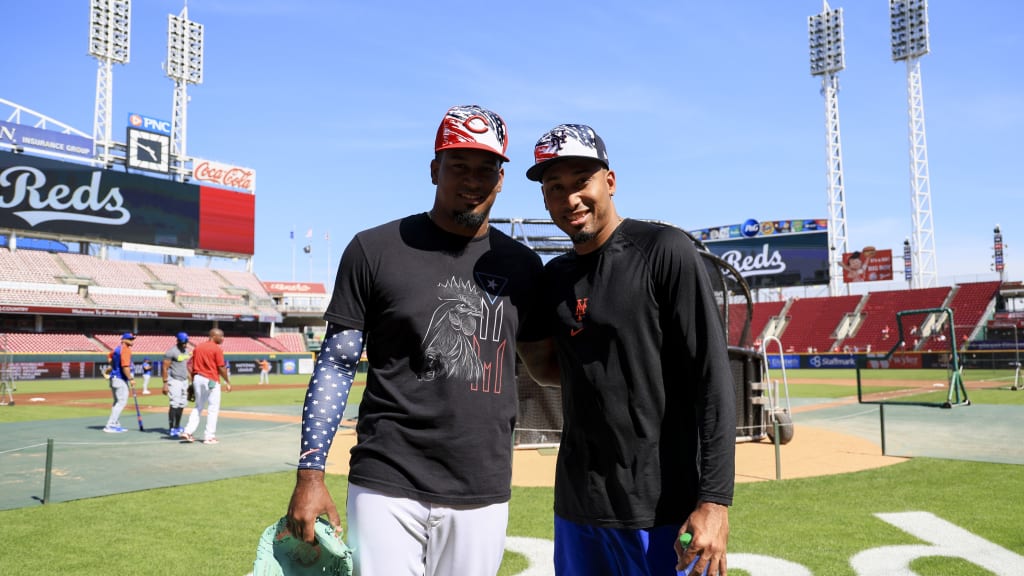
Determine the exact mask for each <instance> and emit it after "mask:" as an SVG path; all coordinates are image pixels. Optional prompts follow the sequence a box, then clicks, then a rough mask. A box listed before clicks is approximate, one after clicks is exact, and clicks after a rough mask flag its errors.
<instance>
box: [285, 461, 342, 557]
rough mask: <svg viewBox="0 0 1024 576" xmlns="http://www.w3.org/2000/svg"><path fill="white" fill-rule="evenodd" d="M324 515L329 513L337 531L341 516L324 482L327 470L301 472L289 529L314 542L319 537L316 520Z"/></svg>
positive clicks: (289, 508)
mask: <svg viewBox="0 0 1024 576" xmlns="http://www.w3.org/2000/svg"><path fill="white" fill-rule="evenodd" d="M321 514H326V515H327V520H328V521H330V523H331V526H333V527H334V529H335V530H339V529H340V528H341V517H340V516H339V515H338V509H337V508H336V507H335V506H334V500H333V499H332V498H331V493H330V492H329V491H328V490H327V485H326V484H324V472H323V470H299V471H297V472H296V473H295V489H294V490H293V491H292V499H291V502H289V503H288V531H289V532H291V533H292V535H293V536H295V537H296V538H298V539H300V540H303V541H305V542H309V543H310V544H312V543H313V542H314V541H315V540H316V531H315V529H314V527H315V524H316V519H317V517H318V516H320V515H321Z"/></svg>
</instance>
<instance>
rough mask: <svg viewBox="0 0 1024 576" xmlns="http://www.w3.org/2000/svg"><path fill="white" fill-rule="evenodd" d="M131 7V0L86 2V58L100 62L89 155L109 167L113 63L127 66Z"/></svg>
mask: <svg viewBox="0 0 1024 576" xmlns="http://www.w3.org/2000/svg"><path fill="white" fill-rule="evenodd" d="M131 5H132V3H131V0H89V55H90V56H93V57H95V58H96V59H97V60H98V61H99V68H98V70H97V72H96V108H95V113H94V115H93V123H92V138H93V151H92V152H93V156H95V157H97V158H100V159H101V160H102V161H103V162H104V163H105V164H107V165H108V166H109V165H110V163H111V156H110V149H111V147H112V146H113V141H112V140H111V136H110V134H111V122H112V113H113V110H114V104H113V100H114V79H113V68H114V63H115V62H116V63H117V64H127V63H128V57H129V45H130V39H129V35H130V33H131ZM101 149H102V153H101V152H100V150H101Z"/></svg>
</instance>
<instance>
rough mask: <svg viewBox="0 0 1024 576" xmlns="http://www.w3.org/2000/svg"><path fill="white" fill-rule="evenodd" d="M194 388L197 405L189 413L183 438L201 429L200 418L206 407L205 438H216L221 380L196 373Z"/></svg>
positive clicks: (193, 381) (193, 382)
mask: <svg viewBox="0 0 1024 576" xmlns="http://www.w3.org/2000/svg"><path fill="white" fill-rule="evenodd" d="M211 384H212V385H213V387H212V388H211V387H210V385H211ZM192 389H193V390H195V393H196V405H195V407H193V408H192V411H191V412H189V414H188V423H187V424H185V433H184V434H182V438H189V437H191V436H192V435H193V434H195V432H196V430H198V429H199V419H200V418H202V414H203V409H204V408H205V409H206V429H205V430H204V431H203V440H204V441H208V440H210V439H211V438H216V437H217V417H218V416H219V415H220V382H214V381H213V380H210V379H209V378H207V377H206V376H200V375H198V374H196V375H195V377H193V378H192Z"/></svg>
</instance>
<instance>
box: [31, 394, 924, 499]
mask: <svg viewBox="0 0 1024 576" xmlns="http://www.w3.org/2000/svg"><path fill="white" fill-rule="evenodd" d="M846 384H847V385H849V383H846ZM907 384H908V383H907V382H892V383H885V384H883V383H881V382H877V381H873V382H872V385H893V386H907ZM916 386H920V383H916ZM294 387H295V386H294V385H280V386H277V385H267V388H294ZM36 396H43V397H45V402H46V404H48V405H55V404H56V405H69V406H78V407H84V406H89V407H104V408H106V407H109V406H110V400H109V398H110V396H109V392H108V391H106V390H86V391H80V392H47V393H45V394H39V395H37V394H29V393H22V394H15V395H14V398H15V402H16V403H18V404H32V403H33V401H32V398H33V397H36ZM848 403H856V399H855V398H843V399H840V400H836V401H834V402H830V403H827V404H822V405H814V406H803V407H799V408H794V410H793V411H794V412H801V411H806V410H813V409H818V408H822V407H826V406H833V405H841V404H848ZM142 410H143V411H144V412H146V413H161V414H163V413H166V412H167V408H166V407H163V406H160V407H152V406H149V407H142ZM221 418H225V419H245V420H265V421H269V422H298V421H299V418H298V417H297V416H291V415H282V414H270V413H263V412H241V411H236V410H222V411H221ZM348 424H354V423H352V422H349V423H348ZM354 443H355V433H354V431H353V430H351V429H348V430H341V431H339V432H338V436H337V437H336V438H335V442H334V444H335V449H334V450H333V454H332V456H333V457H332V458H331V459H330V461H329V462H328V467H327V470H328V472H329V473H334V474H346V473H347V472H348V458H347V455H348V450H349V448H351V446H352V445H353V444H354ZM556 455H557V450H556V449H554V448H541V449H527V450H516V451H515V455H514V461H513V472H512V483H513V484H514V485H516V486H551V485H552V484H553V482H554V476H555V474H554V472H555V461H556ZM339 456H341V457H340V458H339ZM904 460H905V458H899V457H892V456H883V455H882V454H881V450H880V449H879V447H878V445H877V444H875V443H874V442H870V441H868V440H864V439H862V438H858V437H855V436H851V435H847V434H841V433H837V432H833V431H830V430H827V429H824V428H820V427H810V426H802V425H800V424H796V426H795V430H794V434H793V440H792V441H791V442H790V443H789V444H786V445H784V446H780V449H779V459H778V466H777V465H776V455H775V446H774V444H772V443H771V442H768V441H767V440H765V441H761V442H747V443H740V444H738V445H737V446H736V481H737V482H757V481H763V480H773V479H775V478H776V472H777V470H778V471H779V472H780V477H781V478H784V479H788V478H802V477H808V476H823V475H828V474H839V473H844V472H853V471H856V470H864V469H868V468H878V467H881V466H888V465H891V464H896V463H899V462H903V461H904Z"/></svg>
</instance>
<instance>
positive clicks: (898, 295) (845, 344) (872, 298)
mask: <svg viewBox="0 0 1024 576" xmlns="http://www.w3.org/2000/svg"><path fill="white" fill-rule="evenodd" d="M949 291H950V288H949V287H948V286H942V287H939V288H919V289H914V290H886V291H882V292H870V293H868V294H867V295H866V296H865V297H866V298H867V302H866V303H865V304H864V306H863V307H862V308H861V311H860V313H861V315H862V320H861V323H860V327H859V328H858V329H857V332H856V333H855V334H854V335H853V336H851V337H849V338H846V339H845V340H843V341H842V342H841V343H840V345H841V347H842V349H843V350H847V349H849V350H850V351H851V352H864V351H866V350H867V349H868V346H869V345H870V346H871V350H872V351H873V352H885V351H887V350H889V349H890V348H892V347H893V344H894V343H895V342H896V340H897V338H898V335H897V334H896V333H895V330H896V313H897V312H901V311H905V310H921V309H928V308H939V307H941V306H942V304H943V303H944V302H945V300H946V297H947V296H948V295H949ZM886 327H888V328H889V330H888V337H886ZM904 328H905V329H906V330H907V331H909V330H910V329H911V326H910V325H909V323H908V324H907V325H905V326H904ZM918 328H920V326H918ZM905 340H907V347H908V348H913V344H914V342H913V339H912V338H911V337H910V336H909V332H908V336H907V337H906V338H905Z"/></svg>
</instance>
